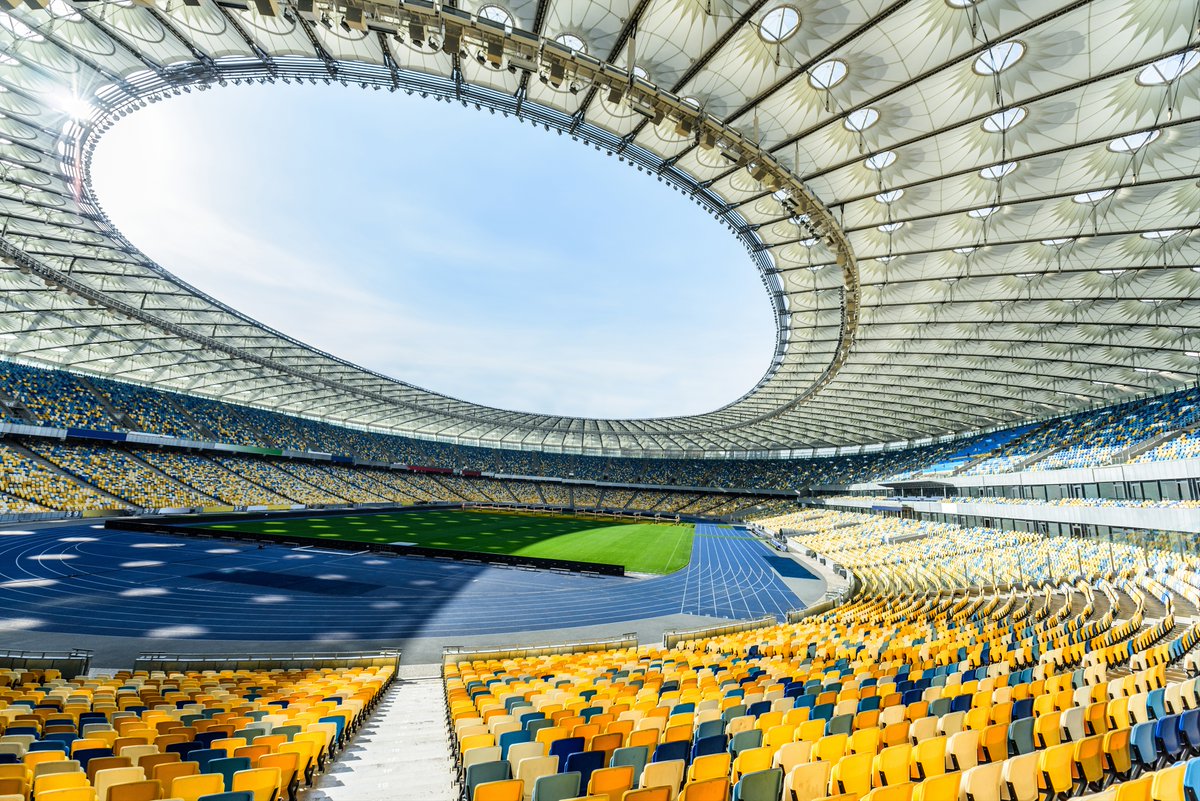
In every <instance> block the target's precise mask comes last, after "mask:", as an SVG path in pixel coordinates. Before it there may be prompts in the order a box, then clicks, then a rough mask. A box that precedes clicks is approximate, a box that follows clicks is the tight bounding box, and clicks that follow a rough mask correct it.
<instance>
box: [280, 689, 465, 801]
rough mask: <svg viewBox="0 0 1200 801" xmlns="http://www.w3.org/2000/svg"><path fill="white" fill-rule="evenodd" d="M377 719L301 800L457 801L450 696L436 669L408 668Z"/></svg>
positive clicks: (377, 712)
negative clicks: (448, 720) (447, 698)
mask: <svg viewBox="0 0 1200 801" xmlns="http://www.w3.org/2000/svg"><path fill="white" fill-rule="evenodd" d="M399 675H400V678H398V679H397V680H396V682H395V683H394V684H393V685H392V688H391V689H390V690H389V691H388V694H387V696H386V697H385V698H384V700H383V701H382V702H381V703H380V704H379V706H378V707H377V708H376V710H375V714H374V715H372V716H371V719H370V720H369V721H368V722H367V725H365V726H363V728H362V729H360V730H359V732H358V734H357V736H355V738H354V740H353V741H352V742H351V743H350V746H349V747H348V748H347V749H346V750H345V752H344V753H342V754H341V755H340V756H339V757H338V759H337V761H336V762H335V763H334V764H333V767H332V769H331V770H329V771H327V772H326V773H325V774H324V775H322V776H321V777H320V779H318V780H317V785H316V787H314V788H313V789H312V790H309V791H307V792H305V793H303V794H301V799H302V801H395V800H396V799H405V801H409V800H410V799H411V801H457V799H458V798H459V792H458V788H457V787H456V786H455V785H454V781H453V777H454V762H453V759H452V757H451V753H450V742H449V739H448V738H447V731H446V706H445V695H444V692H443V689H442V680H441V677H440V676H438V675H437V668H436V667H434V666H432V665H419V666H414V665H405V666H402V667H401V670H400V674H399Z"/></svg>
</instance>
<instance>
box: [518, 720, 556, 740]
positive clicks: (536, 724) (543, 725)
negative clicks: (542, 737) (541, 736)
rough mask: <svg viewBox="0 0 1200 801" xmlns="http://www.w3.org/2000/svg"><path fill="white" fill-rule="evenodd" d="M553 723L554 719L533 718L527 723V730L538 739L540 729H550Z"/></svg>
mask: <svg viewBox="0 0 1200 801" xmlns="http://www.w3.org/2000/svg"><path fill="white" fill-rule="evenodd" d="M553 725H554V721H552V720H546V719H544V718H543V719H541V720H531V721H529V722H528V723H526V724H525V731H527V732H529V736H530V737H532V738H533V739H535V740H536V739H537V733H538V732H539V731H541V730H542V729H548V728H550V727H551V726H553Z"/></svg>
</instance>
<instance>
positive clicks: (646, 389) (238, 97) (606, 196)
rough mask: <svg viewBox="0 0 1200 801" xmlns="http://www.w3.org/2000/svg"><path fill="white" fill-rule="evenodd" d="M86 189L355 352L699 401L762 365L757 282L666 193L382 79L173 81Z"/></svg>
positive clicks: (510, 390) (391, 363)
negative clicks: (172, 89)
mask: <svg viewBox="0 0 1200 801" xmlns="http://www.w3.org/2000/svg"><path fill="white" fill-rule="evenodd" d="M94 179H95V186H96V190H97V195H98V197H99V200H100V203H101V205H102V206H103V208H104V210H105V211H106V212H107V213H108V215H109V216H110V217H111V218H112V220H113V221H114V222H115V223H116V225H117V226H118V227H119V228H120V229H121V230H122V231H123V232H124V233H125V234H126V235H127V236H128V237H129V238H130V240H131V241H132V242H133V243H134V244H135V245H137V246H138V247H140V248H141V249H142V250H143V251H144V252H145V253H147V254H148V255H149V256H150V257H151V258H153V259H155V260H156V261H158V262H159V263H160V264H161V265H163V266H164V267H166V268H167V269H168V270H171V271H172V272H174V273H175V274H177V275H179V276H181V277H182V278H183V279H184V280H186V281H189V282H190V283H192V284H193V285H195V286H197V287H198V288H199V289H201V290H203V291H205V292H207V293H209V294H211V295H213V296H214V297H216V298H218V299H219V300H222V301H224V302H226V303H228V304H229V305H231V306H232V307H234V308H236V309H239V310H240V311H243V312H246V313H248V314H250V315H252V316H253V317H256V318H257V319H259V320H262V321H263V322H265V323H267V324H269V325H271V326H274V327H275V328H278V329H279V330H281V331H283V332H285V333H287V334H289V335H291V336H294V337H296V338H298V339H301V340H303V341H305V342H307V343H309V344H311V345H314V346H316V347H319V348H322V349H324V350H327V351H329V352H331V353H334V354H336V355H338V356H341V357H343V358H346V359H350V360H351V361H354V362H356V363H358V364H361V365H363V366H366V367H369V368H371V369H373V370H378V371H379V372H382V373H385V374H387V375H390V376H393V377H395V378H399V379H402V380H405V381H409V382H411V383H414V384H417V385H419V386H423V387H426V388H428V389H432V390H436V391H438V392H443V393H446V394H450V395H454V396H456V397H460V398H463V399H466V400H470V401H475V402H479V403H486V404H489V405H494V406H500V407H504V408H510V409H520V410H523V411H535V412H545V413H551V414H569V415H586V416H597V417H631V416H632V417H644V416H660V415H670V414H685V413H695V412H703V411H708V410H710V409H713V408H716V407H717V406H719V405H721V404H724V403H727V402H729V401H731V400H734V399H736V398H737V397H738V396H740V395H741V394H742V393H743V392H745V391H746V390H747V389H749V388H750V387H751V386H752V385H753V384H754V382H756V381H757V380H758V378H759V377H760V376H761V375H762V373H763V371H764V370H765V369H766V367H767V365H768V363H769V360H770V355H771V352H772V349H773V344H774V340H773V336H774V335H773V330H772V329H773V324H772V319H771V315H770V305H769V302H768V300H767V297H766V292H765V290H764V289H763V287H762V284H761V283H760V281H759V278H758V275H757V273H756V271H755V270H754V267H753V266H752V264H751V262H750V260H749V257H748V256H747V255H746V252H745V250H744V249H742V247H741V245H740V244H739V243H737V242H736V241H735V240H734V238H733V237H732V235H730V234H729V232H728V231H727V230H726V229H724V228H723V227H721V226H719V225H718V224H717V223H716V222H715V221H714V220H713V219H712V218H711V217H709V216H708V215H707V214H705V213H703V212H702V211H701V210H700V209H699V208H698V207H697V206H695V205H694V204H692V203H691V202H690V201H688V200H687V199H686V198H684V197H683V196H682V195H680V194H679V193H677V192H675V191H673V190H671V189H670V188H669V187H667V185H666V184H662V183H659V182H658V181H656V180H654V179H653V178H650V177H648V176H647V175H645V174H642V173H639V172H637V170H636V169H633V168H630V167H628V166H627V165H623V164H620V163H618V162H617V160H616V158H615V157H609V156H607V155H606V154H604V153H601V152H597V151H595V150H593V149H592V148H591V147H589V146H583V145H582V144H581V143H577V142H573V141H572V140H571V139H570V138H569V137H566V136H558V135H556V134H553V133H546V132H544V131H543V130H542V129H541V128H540V127H539V128H536V129H535V128H534V127H532V126H530V125H529V124H527V123H525V124H521V123H518V122H516V120H514V119H512V118H509V119H505V118H503V117H502V116H501V115H499V114H496V115H491V114H488V113H486V112H482V113H481V112H478V111H475V110H474V108H471V109H464V108H463V107H461V106H459V105H451V104H447V103H439V102H435V101H433V100H432V99H421V98H417V97H408V96H405V95H402V94H396V95H392V94H388V93H384V92H374V91H362V90H359V89H345V88H342V87H340V86H333V87H313V86H308V87H297V86H274V87H229V88H225V89H214V90H212V91H209V92H205V93H196V92H193V93H192V94H190V95H185V96H183V97H180V98H174V99H171V100H168V101H164V102H160V103H158V104H156V105H152V106H150V107H148V108H147V109H145V110H144V111H140V112H138V113H137V114H134V115H132V116H131V117H127V118H125V120H123V121H121V122H120V123H119V124H118V125H117V126H116V127H115V128H113V129H112V131H110V132H109V133H108V134H107V135H106V136H105V137H104V139H103V140H102V141H101V143H100V145H99V148H98V150H97V154H96V158H95V161H94Z"/></svg>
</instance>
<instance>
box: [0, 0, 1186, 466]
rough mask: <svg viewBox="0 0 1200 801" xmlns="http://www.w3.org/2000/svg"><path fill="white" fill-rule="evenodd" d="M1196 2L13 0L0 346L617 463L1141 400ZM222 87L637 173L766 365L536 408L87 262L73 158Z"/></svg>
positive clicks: (107, 241) (385, 425) (102, 247)
mask: <svg viewBox="0 0 1200 801" xmlns="http://www.w3.org/2000/svg"><path fill="white" fill-rule="evenodd" d="M7 1H8V2H12V3H16V2H17V1H18V0H7ZM1197 13H1198V12H1197V6H1196V4H1195V3H1193V2H1182V0H1091V1H1090V2H1089V1H1088V0H1071V1H1070V2H1067V1H1065V0H1064V1H1062V2H1049V1H1048V0H1036V1H1033V0H1022V1H1021V2H1017V1H1016V0H978V2H972V0H853V1H851V2H848V1H847V0H753V1H752V2H744V1H743V0H738V1H737V2H729V1H728V0H611V2H606V3H598V2H591V0H519V2H512V3H505V4H501V3H491V2H490V1H489V2H487V3H486V4H477V3H466V4H465V5H463V6H462V7H451V6H444V7H443V6H436V5H431V4H428V3H426V2H411V3H403V4H400V5H397V4H395V3H389V2H383V3H374V2H358V0H355V2H354V3H352V4H350V5H347V4H345V3H344V2H337V3H331V2H327V0H297V2H290V1H289V0H220V1H219V2H215V1H214V0H158V1H157V2H150V0H145V2H142V0H136V1H134V2H130V0H121V2H78V1H77V2H68V1H67V0H26V2H25V4H24V5H20V6H19V7H17V8H14V9H13V10H12V11H11V12H9V13H7V14H3V13H0V88H3V90H4V91H3V92H0V114H2V115H3V116H2V118H0V137H2V138H0V176H2V178H0V180H2V182H3V185H2V186H0V193H2V198H0V203H2V204H3V213H4V214H5V221H4V230H3V232H2V237H3V238H2V241H0V250H2V256H3V258H4V263H5V267H6V269H4V270H3V271H0V294H2V298H3V307H2V310H0V347H3V349H4V351H5V352H6V353H7V354H9V355H10V356H14V357H18V358H26V359H32V360H37V361H40V362H43V363H50V364H55V365H61V366H64V367H68V368H72V369H76V370H80V371H90V372H93V373H99V374H104V375H110V376H113V377H116V378H121V379H124V380H129V381H137V382H145V383H150V384H154V385H156V386H160V387H163V388H168V389H175V390H179V391H183V392H191V393H196V394H200V395H206V396H211V397H218V398H222V399H227V400H231V401H235V402H243V403H250V404H255V405H259V406H263V407H267V408H273V409H279V410H281V411H288V412H294V413H300V414H306V415H312V416H316V417H320V418H325V419H329V420H333V421H341V422H348V423H351V424H355V425H361V426H369V427H374V428H381V429H390V430H394V431H397V432H399V433H407V434H413V435H416V436H419V437H426V438H436V439H441V440H447V441H455V442H462V443H466V444H483V445H499V446H506V447H522V448H534V449H544V450H549V451H584V452H593V453H611V454H629V455H638V454H648V455H655V454H663V453H672V454H700V453H708V454H716V453H727V454H751V453H761V452H767V451H786V450H791V449H806V448H813V447H818V448H819V447H826V446H841V445H861V444H867V443H876V442H892V441H896V440H906V439H920V438H924V437H929V436H938V435H942V434H946V433H951V432H961V431H969V430H977V429H981V428H987V427H991V426H995V425H1000V424H1004V423H1009V422H1016V421H1019V420H1025V419H1029V418H1033V417H1040V416H1045V415H1049V414H1055V413H1059V412H1064V411H1069V410H1072V409H1076V408H1080V407H1086V406H1091V405H1094V404H1096V403H1098V402H1106V401H1113V400H1119V399H1122V398H1126V397H1130V396H1132V395H1136V394H1141V393H1146V392H1153V391H1161V390H1164V389H1168V388H1170V387H1173V386H1178V385H1181V384H1183V383H1186V382H1190V381H1193V380H1195V379H1196V376H1197V371H1198V369H1200V368H1198V363H1200V362H1198V359H1200V272H1198V271H1197V264H1200V260H1198V259H1197V255H1198V252H1200V236H1197V233H1196V228H1197V226H1198V224H1200V184H1198V182H1197V178H1198V174H1200V169H1198V168H1200V126H1198V117H1197V115H1198V114H1200V44H1198V42H1197V38H1198V32H1197V31H1198V27H1197V21H1198V20H1197ZM246 81H257V82H266V81H325V82H332V81H340V82H342V83H345V84H347V85H356V84H357V85H362V86H364V87H366V86H369V87H375V88H383V89H389V90H397V89H399V90H403V91H416V92H421V93H425V94H430V95H436V96H439V97H444V98H448V99H451V100H452V101H454V102H458V101H461V102H463V103H466V104H470V105H475V106H477V107H479V108H481V109H491V110H493V111H497V110H498V111H502V112H505V113H509V114H513V115H519V116H520V117H521V118H523V119H524V120H526V121H530V122H533V123H534V124H536V125H539V126H544V127H546V128H548V129H557V130H559V131H560V132H564V133H567V134H570V135H573V136H575V137H577V138H578V139H580V140H582V141H583V142H585V143H591V144H594V145H597V146H599V147H602V148H606V149H609V150H611V151H614V152H616V153H617V154H619V155H620V157H621V158H622V159H623V160H624V161H627V162H629V163H631V164H634V165H636V166H637V167H638V168H639V169H643V170H651V171H653V172H655V173H657V174H658V175H660V176H661V177H662V178H663V179H664V180H667V181H670V182H672V183H673V184H674V185H676V186H677V187H678V188H680V190H681V191H684V192H686V193H688V194H689V195H691V196H692V197H693V198H695V199H696V201H697V202H698V203H699V204H701V205H702V206H703V207H705V208H706V209H707V210H708V211H709V212H710V213H712V214H714V215H717V216H718V217H720V218H721V219H722V220H724V221H725V222H726V223H727V224H728V225H729V226H730V227H731V229H732V230H733V232H734V235H736V236H739V237H740V238H741V239H742V240H743V241H744V242H745V243H746V245H747V248H748V249H749V252H750V257H751V261H752V262H753V263H754V264H755V265H756V266H757V268H758V269H759V270H760V271H761V272H762V276H763V281H764V283H765V285H766V287H767V291H768V292H769V293H770V295H771V297H772V299H773V302H774V304H775V309H776V317H777V321H778V327H779V339H778V346H777V349H776V353H775V358H774V361H773V364H772V367H771V368H770V369H769V371H768V372H767V374H766V375H765V376H764V377H763V379H762V380H761V381H760V382H759V384H758V385H757V386H756V387H755V388H754V389H753V390H751V391H750V392H748V393H747V394H746V395H745V396H743V397H742V398H741V399H739V400H737V401H736V402H734V403H732V404H730V405H728V406H725V407H723V408H721V409H718V410H715V411H713V412H710V413H707V414H703V415H697V416H692V417H678V418H661V419H652V420H587V419H575V418H563V417H551V416H545V415H539V414H533V413H524V412H514V411H504V410H499V409H492V408H486V407H483V406H479V405H475V404H471V403H467V402H463V401H459V400H456V399H453V398H449V397H445V396H442V395H439V394H436V393H434V392H430V391H427V390H424V389H420V388H417V387H414V386H411V385H408V384H404V383H401V382H399V381H395V380H392V379H390V378H387V377H384V376H381V375H377V374H374V373H371V372H369V371H366V370H363V369H361V368H358V367H356V366H354V365H352V364H350V363H347V362H345V361H342V360H339V359H337V358H335V357H334V356H331V355H328V354H325V353H321V352H318V351H316V350H314V349H312V348H309V347H306V346H305V345H303V344H302V343H301V342H300V341H298V340H296V339H292V338H289V337H288V336H286V335H285V334H283V333H280V332H276V331H273V330H271V329H269V328H267V327H265V326H263V325H262V324H260V323H258V322H256V321H255V320H253V319H250V318H248V317H246V316H244V315H241V314H239V313H238V312H236V311H235V310H233V309H230V308H228V307H226V306H224V305H222V304H221V303H220V301H219V300H218V299H215V298H211V297H208V296H206V295H204V294H203V293H201V292H199V291H197V290H196V289H195V288H193V287H190V286H188V285H187V284H185V283H184V282H182V281H181V280H179V279H177V278H175V277H174V276H172V275H171V273H170V272H169V270H170V265H163V266H159V265H156V264H154V263H152V262H151V261H149V260H148V259H147V258H146V257H145V256H143V255H142V254H140V253H139V252H138V251H137V249H136V248H135V246H134V244H133V243H130V242H127V241H125V240H124V239H122V237H121V236H120V234H119V232H117V231H116V230H115V229H114V228H113V226H112V225H111V224H110V223H109V222H108V221H107V219H106V218H105V217H104V215H103V213H102V212H101V211H100V209H99V207H98V206H97V205H96V201H95V199H94V198H93V196H92V194H91V190H90V187H89V163H90V156H91V153H92V149H93V148H94V146H95V144H96V141H97V139H98V137H99V136H100V135H101V134H102V133H103V131H104V130H106V129H107V128H108V127H109V126H110V125H111V124H112V123H113V122H114V121H115V120H116V119H118V118H120V117H121V116H124V115H125V114H128V113H131V112H132V111H134V110H136V109H137V108H141V107H144V106H145V105H146V103H147V102H154V101H155V100H157V99H160V98H161V97H163V96H165V95H166V94H168V93H170V94H179V93H181V92H189V91H195V90H198V89H206V88H209V87H212V86H215V85H218V84H220V85H224V84H227V83H230V82H234V83H236V82H246ZM385 98H386V95H383V94H381V102H386V100H385ZM351 133H353V132H351ZM250 135H253V132H252V131H247V136H250ZM297 136H303V131H297ZM346 145H347V146H362V143H361V142H360V141H357V140H350V139H348V140H347V143H346ZM396 157H398V158H403V157H404V155H403V154H400V155H398V156H396ZM615 162H616V159H614V164H615ZM614 168H615V166H614ZM481 191H486V189H484V190H481ZM698 222H699V218H698ZM197 235H198V236H202V235H203V232H197ZM531 235H534V236H536V230H534V231H532V232H531Z"/></svg>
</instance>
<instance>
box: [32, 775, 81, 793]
mask: <svg viewBox="0 0 1200 801" xmlns="http://www.w3.org/2000/svg"><path fill="white" fill-rule="evenodd" d="M91 786H92V783H91V782H89V781H88V777H87V774H86V773H51V774H49V775H46V776H39V777H37V778H36V779H34V780H33V795H34V797H35V798H36V797H38V796H40V795H41V794H42V793H46V792H50V791H51V790H63V789H66V788H68V787H91Z"/></svg>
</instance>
